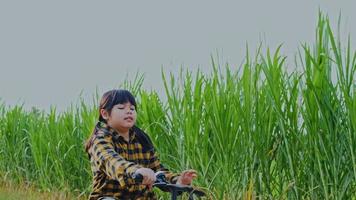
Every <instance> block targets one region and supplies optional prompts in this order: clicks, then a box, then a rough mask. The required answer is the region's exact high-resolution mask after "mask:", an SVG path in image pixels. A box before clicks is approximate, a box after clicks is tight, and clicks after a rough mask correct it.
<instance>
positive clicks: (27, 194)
mask: <svg viewBox="0 0 356 200" xmlns="http://www.w3.org/2000/svg"><path fill="white" fill-rule="evenodd" d="M18 199H27V200H57V199H61V200H67V199H68V200H69V199H78V200H81V199H87V198H86V197H84V196H82V197H76V196H75V195H72V194H69V193H64V192H55V191H47V192H45V191H39V190H37V189H35V188H33V187H29V186H26V185H18V184H12V183H0V200H18Z"/></svg>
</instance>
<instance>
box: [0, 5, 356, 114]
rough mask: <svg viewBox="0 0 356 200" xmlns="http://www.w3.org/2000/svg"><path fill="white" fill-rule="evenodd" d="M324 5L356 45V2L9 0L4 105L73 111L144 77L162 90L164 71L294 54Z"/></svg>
mask: <svg viewBox="0 0 356 200" xmlns="http://www.w3.org/2000/svg"><path fill="white" fill-rule="evenodd" d="M319 8H320V9H321V10H322V11H323V12H324V13H327V14H328V15H329V17H330V18H331V21H332V22H333V24H336V22H337V19H338V15H339V12H340V11H341V13H342V17H343V18H342V21H341V24H342V29H341V31H342V33H345V35H347V34H350V35H351V38H352V39H353V41H352V45H353V48H354V49H355V47H356V43H355V40H356V26H355V21H356V12H354V10H355V8H356V1H354V0H349V1H346V0H337V1H336V0H333V1H331V0H329V1H328V0H319V1H316V0H294V1H291V0H268V1H266V0H260V1H258V0H248V1H247V0H246V1H242V0H237V1H222V0H220V1H209V0H204V1H192V0H190V1H187V0H180V1H167V0H166V1H155V0H152V1H133V0H131V1H118V0H115V1H114V0H106V1H76V0H71V1H64V0H61V1H48V0H44V1H37V0H31V1H16V0H8V1H6V0H0V99H2V101H5V103H6V104H7V105H15V104H19V103H22V102H25V106H26V107H27V108H29V107H32V106H36V107H38V108H43V109H48V108H49V107H50V105H55V106H57V107H58V109H60V110H62V109H64V108H66V107H67V106H68V105H69V104H70V103H71V102H75V101H76V100H77V99H78V97H79V94H80V92H81V91H83V92H84V95H87V96H90V95H92V94H93V93H94V92H95V89H96V87H98V88H99V92H104V91H106V90H108V89H111V88H114V87H116V86H117V85H118V84H119V83H121V82H122V81H123V80H124V77H125V76H126V74H127V73H129V76H130V77H133V76H134V74H135V72H136V71H140V72H142V73H145V82H144V87H145V88H147V89H150V88H152V89H154V90H157V91H161V90H162V85H163V84H162V81H161V67H163V68H164V70H165V71H167V72H169V71H173V72H176V71H178V70H177V69H178V68H180V66H184V67H186V68H192V70H196V69H197V67H199V68H200V69H202V70H203V71H204V72H206V73H208V72H209V71H210V70H211V64H210V55H211V54H216V52H218V53H219V55H220V56H221V57H222V58H221V59H222V60H223V61H224V62H228V63H230V65H231V66H232V67H238V66H239V65H240V64H241V62H242V60H243V57H244V55H245V45H246V43H248V45H249V46H250V49H252V50H254V49H255V48H256V47H257V46H258V44H259V42H260V41H261V38H262V39H263V40H264V41H265V43H266V44H267V45H268V46H270V47H272V48H274V47H276V46H277V45H279V44H281V43H283V44H284V45H283V48H282V53H283V54H285V55H287V56H291V57H290V58H289V61H290V62H291V63H293V58H292V56H293V54H294V53H295V52H297V48H298V47H299V46H300V44H301V43H302V42H308V43H309V44H312V43H311V42H312V41H313V39H314V32H315V25H316V22H317V15H318V10H319ZM160 93H161V92H160Z"/></svg>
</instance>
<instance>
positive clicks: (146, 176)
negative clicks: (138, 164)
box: [136, 168, 156, 190]
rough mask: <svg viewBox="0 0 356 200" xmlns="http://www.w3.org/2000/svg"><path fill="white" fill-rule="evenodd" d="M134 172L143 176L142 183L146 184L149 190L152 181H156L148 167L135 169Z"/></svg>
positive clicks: (153, 173)
mask: <svg viewBox="0 0 356 200" xmlns="http://www.w3.org/2000/svg"><path fill="white" fill-rule="evenodd" d="M136 173H139V174H141V175H142V176H143V181H142V185H147V186H148V189H149V190H151V189H152V186H153V183H154V182H155V181H156V175H155V172H154V171H153V170H152V169H150V168H140V169H138V170H136Z"/></svg>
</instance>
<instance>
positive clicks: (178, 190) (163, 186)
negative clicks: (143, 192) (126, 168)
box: [132, 173, 205, 200]
mask: <svg viewBox="0 0 356 200" xmlns="http://www.w3.org/2000/svg"><path fill="white" fill-rule="evenodd" d="M132 178H133V179H134V180H135V183H142V181H143V176H142V174H139V173H134V174H133V175H132ZM153 187H158V188H159V189H160V190H162V191H164V192H170V193H171V194H172V200H176V199H177V197H178V196H179V195H181V194H182V193H184V192H187V193H188V194H189V200H192V199H194V198H193V195H196V196H198V197H202V196H205V192H203V191H201V190H198V189H196V188H193V187H192V186H188V185H179V184H170V183H168V182H167V180H166V177H165V175H164V174H163V173H159V174H157V175H156V181H155V182H154V184H153Z"/></svg>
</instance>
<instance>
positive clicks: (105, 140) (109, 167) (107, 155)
mask: <svg viewBox="0 0 356 200" xmlns="http://www.w3.org/2000/svg"><path fill="white" fill-rule="evenodd" d="M89 153H90V155H91V159H94V160H93V161H94V162H93V163H94V164H95V167H96V168H97V170H98V171H99V170H100V169H103V171H104V172H105V174H106V175H107V176H109V177H110V178H111V179H114V180H117V181H118V182H119V183H120V185H121V186H126V185H128V184H133V183H134V180H133V179H132V178H131V176H132V175H133V173H134V172H135V171H136V170H137V169H139V168H141V167H140V166H139V165H136V164H135V163H133V162H129V161H127V160H125V159H124V158H123V157H121V156H120V155H119V154H118V153H117V152H116V151H115V149H114V145H113V143H112V136H111V135H109V134H105V133H97V135H96V137H95V138H94V140H93V145H92V147H91V149H90V151H89Z"/></svg>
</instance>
